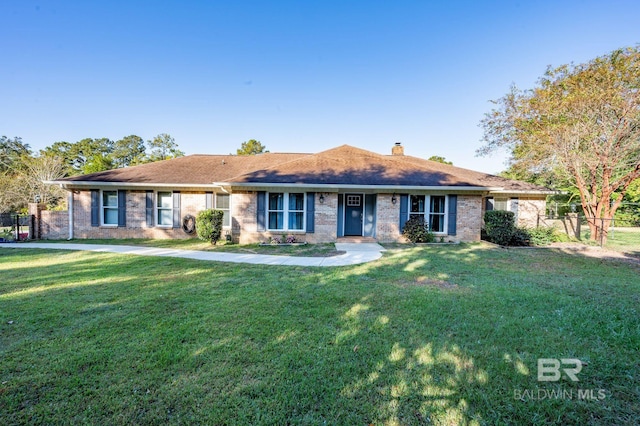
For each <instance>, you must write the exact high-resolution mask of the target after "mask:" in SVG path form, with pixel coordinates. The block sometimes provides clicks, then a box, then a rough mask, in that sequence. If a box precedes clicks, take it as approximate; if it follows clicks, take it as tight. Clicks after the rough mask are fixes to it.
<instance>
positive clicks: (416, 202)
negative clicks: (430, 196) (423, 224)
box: [409, 195, 425, 219]
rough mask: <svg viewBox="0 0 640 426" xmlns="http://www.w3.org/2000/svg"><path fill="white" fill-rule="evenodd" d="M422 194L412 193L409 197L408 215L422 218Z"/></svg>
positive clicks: (423, 197)
mask: <svg viewBox="0 0 640 426" xmlns="http://www.w3.org/2000/svg"><path fill="white" fill-rule="evenodd" d="M424 199H425V196H424V195H412V196H411V197H410V199H409V202H410V203H411V205H410V206H409V217H410V218H412V217H420V216H422V218H423V219H424Z"/></svg>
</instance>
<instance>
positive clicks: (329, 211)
mask: <svg viewBox="0 0 640 426" xmlns="http://www.w3.org/2000/svg"><path fill="white" fill-rule="evenodd" d="M392 195H393V194H391V193H386V194H378V195H377V206H376V216H377V217H376V238H377V240H378V241H380V242H393V241H406V240H405V239H404V237H403V236H402V235H401V234H400V231H399V219H400V205H399V202H400V196H398V195H397V196H396V197H397V199H398V202H397V203H396V204H393V203H392V202H391V198H392ZM73 197H74V237H75V238H158V239H161V238H192V237H194V236H190V235H187V234H185V233H184V232H183V231H182V229H181V228H176V229H174V228H163V227H158V226H155V227H148V226H147V224H146V192H145V191H127V226H126V228H118V227H112V226H99V227H92V226H91V192H90V191H80V192H79V193H76V194H74V195H73ZM231 198H232V199H231V216H232V218H231V221H232V233H233V237H234V239H235V240H236V241H237V242H240V243H241V244H249V243H256V242H260V241H266V240H268V239H269V237H270V236H278V237H279V236H281V235H282V233H278V232H274V233H270V232H258V231H257V223H256V214H257V193H256V192H255V191H247V192H234V193H233V195H232V197H231ZM319 198H320V193H316V198H315V212H316V213H315V232H314V233H308V234H305V233H304V232H301V233H296V232H288V234H291V235H296V236H297V237H298V239H299V240H301V241H307V242H309V243H319V242H334V241H336V234H337V218H336V214H337V211H338V194H336V193H324V203H322V204H321V203H320V201H319ZM527 201H529V200H527ZM205 206H206V198H205V193H204V192H181V209H180V210H181V216H182V217H184V216H185V215H187V214H191V215H193V216H196V215H197V214H198V212H199V211H201V210H204V208H205ZM539 208H542V209H544V200H531V203H528V202H524V201H521V204H520V210H521V211H522V212H523V215H524V214H525V212H526V214H530V215H531V217H533V211H537V210H536V209H539ZM530 212H531V213H530ZM42 213H43V229H42V238H44V239H54V238H67V237H68V213H67V212H47V211H43V212H42ZM536 217H537V216H536ZM456 224H457V235H456V237H455V239H456V240H460V241H478V240H479V239H480V228H481V226H482V198H481V197H480V196H478V195H473V196H471V195H459V196H458V217H457V222H456ZM224 232H226V230H225V231H223V233H224Z"/></svg>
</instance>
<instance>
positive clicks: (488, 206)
mask: <svg viewBox="0 0 640 426" xmlns="http://www.w3.org/2000/svg"><path fill="white" fill-rule="evenodd" d="M484 210H485V211H487V212H488V211H491V210H493V197H487V198H485V199H484Z"/></svg>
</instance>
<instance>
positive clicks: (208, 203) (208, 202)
mask: <svg viewBox="0 0 640 426" xmlns="http://www.w3.org/2000/svg"><path fill="white" fill-rule="evenodd" d="M204 197H205V202H204V203H205V204H204V208H205V209H207V210H209V209H212V208H213V192H205V193H204Z"/></svg>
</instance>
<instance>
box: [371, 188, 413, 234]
mask: <svg viewBox="0 0 640 426" xmlns="http://www.w3.org/2000/svg"><path fill="white" fill-rule="evenodd" d="M392 197H393V194H378V196H377V205H376V216H377V218H376V239H377V240H378V241H380V242H394V241H398V242H404V241H406V239H405V238H404V237H403V236H402V234H400V196H399V195H396V200H397V202H396V204H393V203H392V202H391V198H392Z"/></svg>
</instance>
